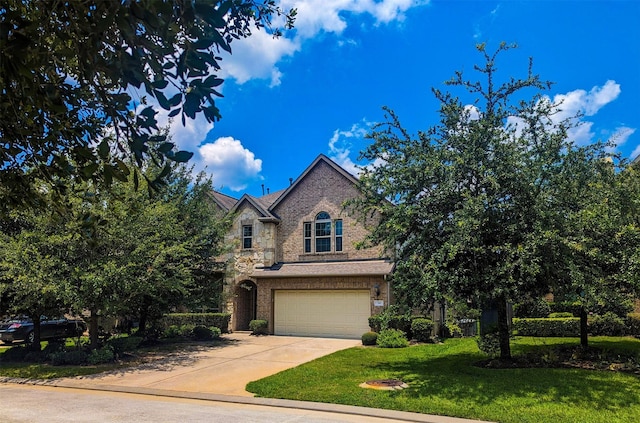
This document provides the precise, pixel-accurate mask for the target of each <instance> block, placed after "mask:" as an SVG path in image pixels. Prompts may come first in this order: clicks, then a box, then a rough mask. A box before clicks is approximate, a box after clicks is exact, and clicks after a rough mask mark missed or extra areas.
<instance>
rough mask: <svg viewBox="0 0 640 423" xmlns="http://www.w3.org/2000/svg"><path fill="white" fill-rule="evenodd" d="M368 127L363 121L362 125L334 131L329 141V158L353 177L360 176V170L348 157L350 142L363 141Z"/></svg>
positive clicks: (357, 124)
mask: <svg viewBox="0 0 640 423" xmlns="http://www.w3.org/2000/svg"><path fill="white" fill-rule="evenodd" d="M369 126H370V124H369V123H368V122H366V121H364V120H363V121H362V123H355V124H353V125H352V126H351V128H350V129H348V130H346V131H341V130H339V129H336V130H335V131H334V132H333V136H332V137H331V139H330V140H329V157H330V158H331V160H333V161H334V162H336V163H337V164H339V165H340V166H341V167H342V168H343V169H344V170H346V171H347V172H349V173H351V174H352V175H354V176H357V175H359V174H360V168H359V166H358V165H357V164H356V163H354V162H353V160H351V157H350V155H351V147H352V140H354V139H355V140H361V139H364V137H365V135H366V134H367V133H368V130H369Z"/></svg>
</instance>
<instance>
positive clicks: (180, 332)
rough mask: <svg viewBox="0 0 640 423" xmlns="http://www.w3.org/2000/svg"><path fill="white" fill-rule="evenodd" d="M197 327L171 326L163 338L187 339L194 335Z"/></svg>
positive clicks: (163, 333) (163, 334)
mask: <svg viewBox="0 0 640 423" xmlns="http://www.w3.org/2000/svg"><path fill="white" fill-rule="evenodd" d="M195 327H196V325H171V326H169V327H167V328H166V329H165V330H164V331H163V332H162V337H163V338H187V337H191V335H193V330H194V329H195Z"/></svg>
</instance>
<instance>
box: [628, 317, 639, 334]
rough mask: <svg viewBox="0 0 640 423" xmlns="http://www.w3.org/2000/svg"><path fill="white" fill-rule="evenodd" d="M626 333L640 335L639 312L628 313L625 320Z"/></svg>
mask: <svg viewBox="0 0 640 423" xmlns="http://www.w3.org/2000/svg"><path fill="white" fill-rule="evenodd" d="M625 323H626V326H627V330H626V333H627V334H628V335H633V336H640V313H629V314H627V318H626V320H625Z"/></svg>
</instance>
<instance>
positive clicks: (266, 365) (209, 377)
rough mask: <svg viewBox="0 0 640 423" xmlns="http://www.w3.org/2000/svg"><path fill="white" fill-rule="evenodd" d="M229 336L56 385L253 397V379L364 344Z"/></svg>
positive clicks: (309, 339)
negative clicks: (154, 360)
mask: <svg viewBox="0 0 640 423" xmlns="http://www.w3.org/2000/svg"><path fill="white" fill-rule="evenodd" d="M223 338H224V339H225V340H226V342H225V343H224V344H222V345H220V346H216V347H203V348H201V349H198V350H196V351H192V352H190V353H188V354H185V353H182V354H173V355H170V356H169V357H167V359H166V360H159V361H158V362H157V363H150V364H147V365H143V366H140V367H137V368H134V369H124V370H117V371H114V372H108V373H102V374H98V375H91V376H82V377H76V378H67V379H62V380H57V382H56V383H55V385H58V386H66V387H75V388H85V389H86V388H89V389H101V388H105V387H108V388H109V389H111V390H113V389H115V390H126V388H139V389H142V390H145V391H149V390H153V391H156V390H160V391H165V390H166V391H180V392H185V393H203V394H217V395H232V396H245V397H246V396H249V397H251V396H253V394H251V393H249V392H247V391H246V390H245V386H246V385H247V383H249V382H251V381H254V380H258V379H262V378H264V377H266V376H270V375H273V374H275V373H278V372H281V371H282V370H286V369H289V368H292V367H296V366H298V365H299V364H302V363H306V362H308V361H311V360H314V359H316V358H319V357H322V356H325V355H327V354H331V353H333V352H336V351H339V350H342V349H345V348H350V347H353V346H356V345H360V344H361V342H360V340H355V339H330V338H304V337H293V336H251V335H249V333H242V332H241V333H233V334H225V335H223ZM117 388H120V389H117Z"/></svg>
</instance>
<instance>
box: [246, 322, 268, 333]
mask: <svg viewBox="0 0 640 423" xmlns="http://www.w3.org/2000/svg"><path fill="white" fill-rule="evenodd" d="M249 329H251V334H252V335H266V334H267V333H268V332H269V322H267V321H266V320H262V319H257V320H252V321H250V322H249Z"/></svg>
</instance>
